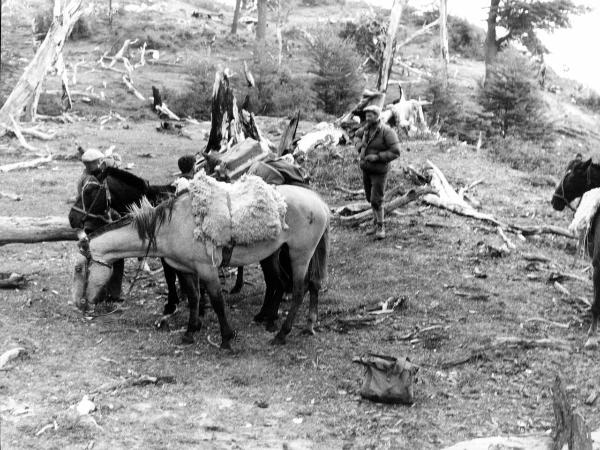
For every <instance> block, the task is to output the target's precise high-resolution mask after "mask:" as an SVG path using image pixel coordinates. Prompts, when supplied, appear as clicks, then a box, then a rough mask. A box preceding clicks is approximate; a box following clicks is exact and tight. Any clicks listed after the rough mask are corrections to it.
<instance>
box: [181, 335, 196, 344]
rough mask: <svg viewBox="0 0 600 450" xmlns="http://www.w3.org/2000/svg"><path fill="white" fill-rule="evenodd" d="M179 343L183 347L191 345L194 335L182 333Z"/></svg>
mask: <svg viewBox="0 0 600 450" xmlns="http://www.w3.org/2000/svg"><path fill="white" fill-rule="evenodd" d="M181 343H182V344H183V345H190V344H193V343H194V334H193V333H190V332H186V333H184V335H183V336H182V338H181Z"/></svg>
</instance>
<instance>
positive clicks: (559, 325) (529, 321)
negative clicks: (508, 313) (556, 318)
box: [521, 317, 569, 329]
mask: <svg viewBox="0 0 600 450" xmlns="http://www.w3.org/2000/svg"><path fill="white" fill-rule="evenodd" d="M531 322H543V323H546V324H548V325H552V326H553V327H558V328H564V329H568V328H569V324H568V323H559V322H552V321H551V320H548V319H544V318H543V317H532V318H531V319H527V320H526V321H525V322H523V323H522V324H521V326H523V324H525V323H531Z"/></svg>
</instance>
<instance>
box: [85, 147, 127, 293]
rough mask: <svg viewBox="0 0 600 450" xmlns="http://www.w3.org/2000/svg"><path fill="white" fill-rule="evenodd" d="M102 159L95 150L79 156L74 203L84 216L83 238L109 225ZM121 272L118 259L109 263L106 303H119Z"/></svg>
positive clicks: (121, 268) (121, 262) (121, 263)
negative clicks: (82, 170)
mask: <svg viewBox="0 0 600 450" xmlns="http://www.w3.org/2000/svg"><path fill="white" fill-rule="evenodd" d="M103 159H104V154H103V153H102V152H101V151H99V150H96V149H90V150H87V151H86V152H85V153H84V154H83V155H82V156H81V161H82V162H83V165H84V166H85V169H84V172H83V174H82V176H81V178H80V179H79V182H78V185H77V194H78V201H77V202H76V205H77V204H79V202H80V204H81V209H82V210H83V212H84V214H83V220H82V221H81V222H82V223H81V227H82V228H83V230H84V231H85V233H86V234H90V233H93V232H94V231H96V230H97V229H99V228H101V227H102V226H104V225H106V224H107V223H108V222H110V215H109V214H110V213H109V207H110V205H109V204H108V198H109V196H110V194H109V193H108V192H106V186H105V184H104V183H102V182H100V180H99V177H100V176H101V173H102V169H101V165H102V161H103ZM124 268H125V261H124V260H122V259H120V260H117V261H115V262H114V263H113V270H112V275H111V277H110V280H109V281H108V284H107V285H106V291H105V297H106V298H107V300H108V301H111V302H116V301H122V300H121V285H122V283H123V271H124Z"/></svg>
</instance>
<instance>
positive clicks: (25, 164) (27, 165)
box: [0, 155, 52, 173]
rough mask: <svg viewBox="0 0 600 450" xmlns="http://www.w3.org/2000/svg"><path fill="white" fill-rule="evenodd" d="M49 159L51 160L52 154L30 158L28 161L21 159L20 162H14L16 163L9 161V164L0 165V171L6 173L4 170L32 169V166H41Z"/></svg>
mask: <svg viewBox="0 0 600 450" xmlns="http://www.w3.org/2000/svg"><path fill="white" fill-rule="evenodd" d="M50 161H52V155H48V156H42V157H40V158H36V159H32V160H30V161H22V162H16V163H11V164H4V165H2V166H0V172H3V173H6V172H10V171H12V170H19V169H32V168H34V167H37V166H41V165H42V164H46V163H48V162H50Z"/></svg>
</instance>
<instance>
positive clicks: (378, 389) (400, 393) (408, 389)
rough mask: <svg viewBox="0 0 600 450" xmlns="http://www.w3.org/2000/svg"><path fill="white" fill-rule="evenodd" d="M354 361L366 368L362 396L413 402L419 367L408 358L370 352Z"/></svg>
mask: <svg viewBox="0 0 600 450" xmlns="http://www.w3.org/2000/svg"><path fill="white" fill-rule="evenodd" d="M352 361H353V362H355V363H358V364H361V365H362V366H363V367H364V368H365V379H364V381H363V385H362V388H361V390H360V395H361V396H362V397H364V398H366V399H369V400H373V401H374V402H379V403H405V404H409V405H410V404H412V403H413V401H414V394H413V385H414V382H415V379H416V375H417V371H418V370H419V368H418V367H417V366H415V365H414V364H412V363H411V362H410V361H409V360H408V359H403V360H400V359H398V358H394V357H391V356H384V355H376V354H373V353H368V354H366V355H363V356H360V357H355V358H354V359H353V360H352Z"/></svg>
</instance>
